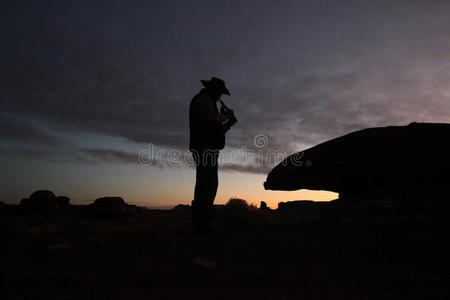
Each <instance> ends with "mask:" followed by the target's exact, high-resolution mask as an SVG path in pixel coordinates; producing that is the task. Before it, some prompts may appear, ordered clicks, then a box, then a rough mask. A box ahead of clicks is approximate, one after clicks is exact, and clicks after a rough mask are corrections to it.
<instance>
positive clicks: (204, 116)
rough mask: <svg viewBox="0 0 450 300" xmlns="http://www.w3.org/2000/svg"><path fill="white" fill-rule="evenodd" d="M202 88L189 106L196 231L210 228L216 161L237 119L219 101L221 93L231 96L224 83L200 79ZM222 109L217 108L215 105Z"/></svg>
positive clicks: (215, 179)
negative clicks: (219, 104) (226, 134)
mask: <svg viewBox="0 0 450 300" xmlns="http://www.w3.org/2000/svg"><path fill="white" fill-rule="evenodd" d="M201 83H202V84H203V86H204V88H203V89H201V91H200V92H199V93H198V94H197V95H195V96H194V98H192V101H191V105H190V107H189V130H190V141H189V150H190V151H191V152H192V155H193V157H194V161H195V164H196V182H195V191H194V201H192V211H193V214H192V216H193V220H194V224H195V226H196V229H197V230H198V231H201V232H204V231H208V230H209V229H210V225H211V220H212V217H213V215H214V206H213V203H214V198H215V197H216V193H217V186H218V176H217V167H218V165H217V163H218V162H217V159H218V156H219V150H221V149H223V148H224V147H225V132H227V131H228V130H229V129H230V128H231V126H233V125H234V124H235V123H236V122H237V119H236V117H235V116H234V112H233V111H232V110H231V109H228V108H227V107H226V106H225V105H224V104H223V102H222V101H221V100H220V96H221V95H222V94H225V95H230V92H229V91H228V89H227V88H226V87H225V82H224V81H223V80H222V79H219V78H217V77H212V78H211V79H210V80H201ZM218 101H220V102H221V104H222V107H221V109H220V112H219V110H218V109H217V102H218Z"/></svg>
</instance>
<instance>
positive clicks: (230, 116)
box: [225, 109, 234, 119]
mask: <svg viewBox="0 0 450 300" xmlns="http://www.w3.org/2000/svg"><path fill="white" fill-rule="evenodd" d="M225 115H226V116H227V117H228V118H230V119H231V118H232V117H234V111H233V110H232V109H228V110H226V111H225Z"/></svg>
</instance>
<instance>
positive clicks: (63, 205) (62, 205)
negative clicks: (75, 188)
mask: <svg viewBox="0 0 450 300" xmlns="http://www.w3.org/2000/svg"><path fill="white" fill-rule="evenodd" d="M56 205H57V206H58V210H67V209H68V208H69V207H70V198H69V197H66V196H58V197H56Z"/></svg>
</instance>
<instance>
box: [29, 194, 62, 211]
mask: <svg viewBox="0 0 450 300" xmlns="http://www.w3.org/2000/svg"><path fill="white" fill-rule="evenodd" d="M20 206H21V207H22V208H23V209H25V210H30V211H56V210H57V208H58V206H57V204H56V196H55V194H53V192H51V191H47V190H39V191H35V192H33V193H32V194H31V196H30V197H29V198H25V199H22V200H21V201H20Z"/></svg>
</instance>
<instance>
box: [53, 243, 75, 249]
mask: <svg viewBox="0 0 450 300" xmlns="http://www.w3.org/2000/svg"><path fill="white" fill-rule="evenodd" d="M70 248H72V246H71V245H70V244H69V243H60V244H54V245H51V246H49V247H48V249H49V250H50V251H61V250H68V249H70Z"/></svg>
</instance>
